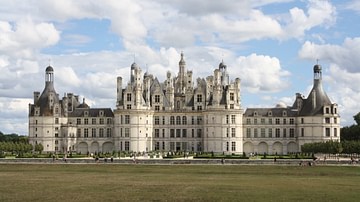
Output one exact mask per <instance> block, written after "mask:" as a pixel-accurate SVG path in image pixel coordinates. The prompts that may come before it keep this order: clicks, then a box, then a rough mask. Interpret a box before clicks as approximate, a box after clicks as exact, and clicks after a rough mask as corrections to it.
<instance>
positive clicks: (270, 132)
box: [268, 128, 273, 138]
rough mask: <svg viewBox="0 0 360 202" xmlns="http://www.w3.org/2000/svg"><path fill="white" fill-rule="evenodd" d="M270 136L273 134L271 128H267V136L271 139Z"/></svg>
mask: <svg viewBox="0 0 360 202" xmlns="http://www.w3.org/2000/svg"><path fill="white" fill-rule="evenodd" d="M272 134H273V131H272V128H269V129H268V136H269V137H270V138H271V137H272Z"/></svg>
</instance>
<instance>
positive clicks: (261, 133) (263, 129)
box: [260, 128, 265, 138]
mask: <svg viewBox="0 0 360 202" xmlns="http://www.w3.org/2000/svg"><path fill="white" fill-rule="evenodd" d="M260 135H261V137H262V138H265V128H261V129H260Z"/></svg>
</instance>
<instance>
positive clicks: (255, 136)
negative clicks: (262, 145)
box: [254, 128, 258, 138]
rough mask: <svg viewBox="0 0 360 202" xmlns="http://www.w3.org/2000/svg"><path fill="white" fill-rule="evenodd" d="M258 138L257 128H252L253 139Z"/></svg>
mask: <svg viewBox="0 0 360 202" xmlns="http://www.w3.org/2000/svg"><path fill="white" fill-rule="evenodd" d="M257 137H258V130H257V128H254V138H257Z"/></svg>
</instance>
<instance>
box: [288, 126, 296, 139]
mask: <svg viewBox="0 0 360 202" xmlns="http://www.w3.org/2000/svg"><path fill="white" fill-rule="evenodd" d="M289 135H290V137H295V129H294V128H290V134H289Z"/></svg>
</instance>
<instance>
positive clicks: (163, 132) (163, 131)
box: [162, 128, 165, 138]
mask: <svg viewBox="0 0 360 202" xmlns="http://www.w3.org/2000/svg"><path fill="white" fill-rule="evenodd" d="M162 137H163V138H165V129H164V128H163V129H162Z"/></svg>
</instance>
